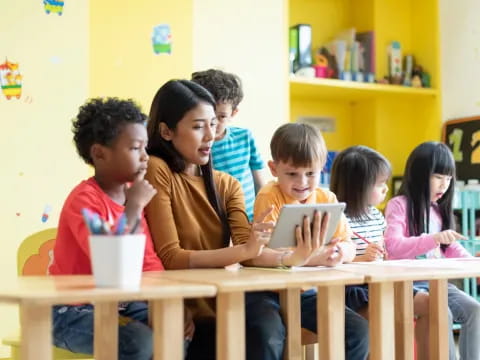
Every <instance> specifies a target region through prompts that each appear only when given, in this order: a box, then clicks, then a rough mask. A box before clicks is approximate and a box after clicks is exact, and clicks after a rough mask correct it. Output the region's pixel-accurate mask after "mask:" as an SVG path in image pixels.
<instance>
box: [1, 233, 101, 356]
mask: <svg viewBox="0 0 480 360" xmlns="http://www.w3.org/2000/svg"><path fill="white" fill-rule="evenodd" d="M56 236H57V229H56V228H52V229H46V230H43V231H39V232H37V233H34V234H32V235H30V236H28V237H27V238H26V239H25V240H23V242H22V243H21V244H20V247H19V248H18V251H17V274H18V275H47V268H48V265H49V264H50V261H51V258H52V251H53V246H54V245H55V237H56ZM2 343H3V345H7V346H10V349H11V359H12V360H17V359H20V335H19V331H17V334H16V335H12V336H9V337H7V338H5V339H3V340H2ZM53 358H54V359H55V360H64V359H65V360H66V359H91V358H92V356H91V355H85V354H77V353H72V352H70V351H67V350H64V349H60V348H57V347H55V346H54V347H53Z"/></svg>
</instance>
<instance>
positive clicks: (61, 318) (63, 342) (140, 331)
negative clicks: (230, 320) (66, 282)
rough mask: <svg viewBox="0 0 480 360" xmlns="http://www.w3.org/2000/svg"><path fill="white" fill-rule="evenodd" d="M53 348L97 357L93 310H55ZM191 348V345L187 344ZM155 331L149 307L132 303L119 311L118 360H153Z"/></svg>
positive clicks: (58, 307) (91, 308) (53, 312)
mask: <svg viewBox="0 0 480 360" xmlns="http://www.w3.org/2000/svg"><path fill="white" fill-rule="evenodd" d="M52 320H53V344H54V345H55V346H57V347H60V348H62V349H66V350H69V351H71V352H74V353H83V354H93V306H92V305H90V304H87V305H78V306H67V305H59V306H54V307H53V310H52ZM185 346H188V343H187V342H186V343H185ZM152 356H153V343H152V330H151V328H150V327H149V326H148V305H147V303H145V302H130V303H126V304H124V306H123V307H122V308H121V309H119V328H118V359H120V360H150V359H151V358H152Z"/></svg>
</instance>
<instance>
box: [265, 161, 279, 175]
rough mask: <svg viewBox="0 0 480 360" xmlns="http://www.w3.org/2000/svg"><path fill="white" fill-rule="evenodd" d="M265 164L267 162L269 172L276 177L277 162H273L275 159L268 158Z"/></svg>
mask: <svg viewBox="0 0 480 360" xmlns="http://www.w3.org/2000/svg"><path fill="white" fill-rule="evenodd" d="M267 164H268V168H269V169H270V172H271V173H272V176H274V177H278V175H277V164H276V163H275V161H273V160H270V161H269V162H268V163H267Z"/></svg>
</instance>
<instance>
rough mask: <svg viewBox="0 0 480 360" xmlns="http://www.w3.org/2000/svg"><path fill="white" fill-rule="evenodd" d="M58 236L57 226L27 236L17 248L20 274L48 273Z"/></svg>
mask: <svg viewBox="0 0 480 360" xmlns="http://www.w3.org/2000/svg"><path fill="white" fill-rule="evenodd" d="M56 237H57V228H51V229H46V230H42V231H39V232H36V233H33V234H32V235H29V236H27V237H26V238H25V240H23V241H22V243H21V244H20V246H19V248H18V250H17V273H18V275H47V268H48V265H49V264H50V262H51V259H52V252H53V246H54V245H55V238H56Z"/></svg>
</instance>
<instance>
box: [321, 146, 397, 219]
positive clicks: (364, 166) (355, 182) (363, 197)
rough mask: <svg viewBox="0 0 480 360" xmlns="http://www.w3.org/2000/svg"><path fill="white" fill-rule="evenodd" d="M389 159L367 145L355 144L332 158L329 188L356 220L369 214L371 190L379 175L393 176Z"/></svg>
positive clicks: (347, 213) (349, 215)
mask: <svg viewBox="0 0 480 360" xmlns="http://www.w3.org/2000/svg"><path fill="white" fill-rule="evenodd" d="M391 173H392V169H391V166H390V162H389V161H388V160H387V159H386V158H385V157H384V156H383V155H382V154H380V153H378V152H377V151H375V150H373V149H370V148H369V147H367V146H361V145H359V146H352V147H349V148H347V149H345V150H343V151H342V152H340V153H339V154H338V155H337V156H336V157H335V160H334V161H333V165H332V177H331V179H330V190H332V191H333V192H334V193H335V195H337V199H338V201H342V202H345V203H346V204H347V207H346V209H345V213H346V215H347V216H348V217H350V218H351V219H353V220H364V219H366V218H367V217H368V205H369V204H368V198H369V195H370V191H371V190H372V188H373V186H375V183H376V182H377V180H378V178H379V177H380V176H385V177H390V175H391Z"/></svg>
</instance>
